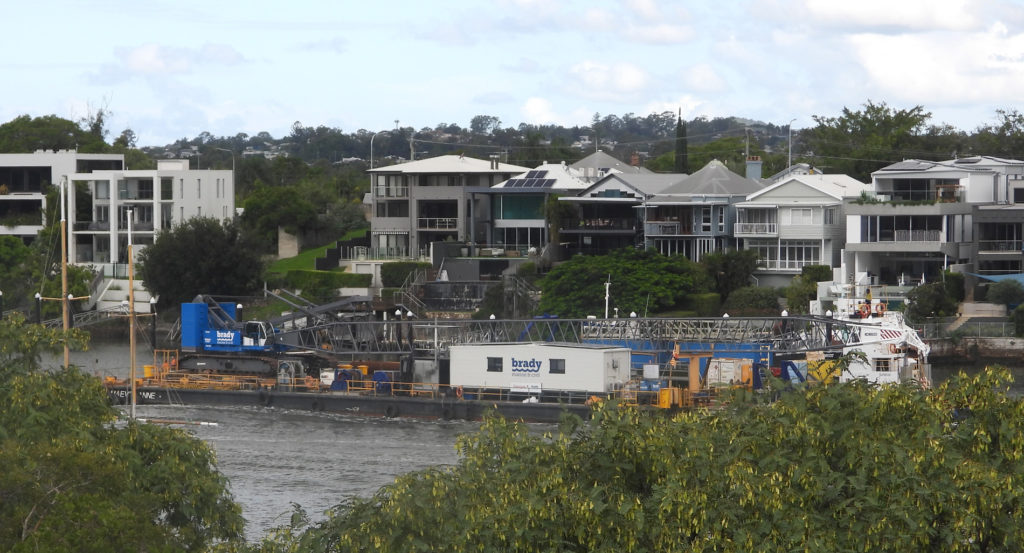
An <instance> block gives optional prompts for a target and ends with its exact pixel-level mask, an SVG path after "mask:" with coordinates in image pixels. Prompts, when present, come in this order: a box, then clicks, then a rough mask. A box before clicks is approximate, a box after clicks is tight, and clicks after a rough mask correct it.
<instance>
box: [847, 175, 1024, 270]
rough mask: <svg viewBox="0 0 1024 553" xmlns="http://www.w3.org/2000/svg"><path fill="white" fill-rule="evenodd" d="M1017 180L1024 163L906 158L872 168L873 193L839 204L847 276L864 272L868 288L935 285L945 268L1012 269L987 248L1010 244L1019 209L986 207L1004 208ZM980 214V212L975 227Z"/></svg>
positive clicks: (1015, 191) (1022, 184)
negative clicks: (844, 226) (978, 240)
mask: <svg viewBox="0 0 1024 553" xmlns="http://www.w3.org/2000/svg"><path fill="white" fill-rule="evenodd" d="M1021 179H1024V162H1020V161H1016V160H1006V159H999V158H992V157H970V158H963V159H957V160H951V161H942V162H933V161H921V160H907V161H901V162H899V163H894V164H892V165H889V166H887V167H883V168H882V169H880V170H878V171H875V172H874V173H872V188H873V191H874V192H873V194H867V195H865V196H864V197H862V198H858V199H856V200H853V201H848V202H847V204H846V209H847V217H846V219H847V231H846V234H847V236H846V242H847V245H846V254H845V255H844V259H843V263H844V271H845V273H846V276H852V275H859V274H867V275H870V277H871V282H872V283H878V284H897V283H899V282H906V281H908V280H918V281H919V280H920V279H921V278H924V279H925V280H926V281H934V280H933V279H937V278H939V276H940V274H941V272H942V271H943V270H944V269H950V268H954V269H958V270H962V271H972V270H974V268H975V264H976V263H977V264H978V266H979V268H980V265H981V263H980V262H981V260H982V259H984V260H985V265H986V266H987V265H988V264H989V263H994V265H992V266H993V267H1004V268H1008V267H1011V266H1013V265H1012V263H1009V264H1006V262H1007V261H1011V260H1010V259H1009V258H1004V257H1003V256H1002V255H1001V254H998V253H993V254H991V255H989V253H988V252H989V251H990V250H987V249H986V248H989V247H990V246H992V247H995V248H996V249H997V251H998V248H999V247H1000V246H1001V245H1002V244H1014V242H1013V240H1014V239H1013V236H1015V234H1014V232H1019V231H1020V226H1019V220H1016V217H1017V215H1018V214H1019V213H1020V212H1019V211H1017V212H1013V211H1005V210H1003V211H1000V210H992V209H991V208H989V207H986V206H999V205H1007V204H1009V203H1010V202H1011V201H1012V200H1013V198H1014V196H1015V195H1018V194H1024V192H1018V190H1020V189H1021V188H1024V181H1022V180H1021ZM979 213H984V215H982V216H981V217H980V218H979V221H978V223H979V224H978V226H977V228H976V225H975V221H974V218H975V216H976V214H979ZM1015 225H1016V226H1015ZM975 232H979V233H984V234H983V235H984V236H985V237H986V240H985V241H986V244H985V245H984V246H979V245H978V244H976V243H975V236H976V234H975ZM1004 238H1006V239H1004ZM981 251H986V253H985V254H984V255H981ZM1007 255H1009V256H1010V257H1013V256H1016V255H1017V254H1016V252H1012V253H1010V254H1007ZM979 256H980V257H979Z"/></svg>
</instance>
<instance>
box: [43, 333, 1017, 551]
mask: <svg viewBox="0 0 1024 553" xmlns="http://www.w3.org/2000/svg"><path fill="white" fill-rule="evenodd" d="M136 353H137V355H136V368H137V371H138V374H139V375H141V374H142V367H143V365H146V364H152V363H153V352H152V350H150V349H149V348H148V347H145V346H141V347H139V348H138V351H137V352H136ZM62 359H63V358H62V356H59V355H58V356H53V357H51V356H47V357H46V358H44V359H43V364H44V366H56V365H59V364H60V363H61V362H62ZM71 362H72V364H75V365H78V366H79V367H81V368H82V369H83V370H85V371H87V372H89V373H94V374H97V375H99V376H105V375H113V376H119V377H126V376H127V375H128V374H129V367H130V360H129V355H128V347H127V346H126V345H124V344H122V343H118V344H103V343H100V344H93V346H92V347H91V349H90V351H87V352H72V354H71ZM982 367H984V364H979V365H975V366H968V367H966V368H967V370H968V371H974V370H978V369H980V368H982ZM954 372H956V370H955V369H954V368H952V367H949V366H938V367H934V368H933V377H934V379H935V380H936V381H937V382H941V381H943V380H945V379H946V378H948V377H949V375H950V374H952V373H954ZM1013 374H1014V378H1015V382H1014V391H1015V392H1016V393H1021V392H1024V367H1014V368H1013ZM138 416H140V417H143V418H145V417H150V418H168V419H176V420H188V421H194V422H214V423H217V425H216V426H186V427H185V428H187V429H189V431H191V432H192V433H193V434H194V435H195V436H197V437H198V438H200V439H202V440H204V441H205V442H206V443H208V444H209V445H210V446H211V447H212V448H213V450H214V451H215V452H216V454H217V461H218V466H219V468H220V470H221V472H222V473H223V474H225V475H226V476H227V477H228V478H229V479H230V482H231V491H232V493H233V494H234V496H235V499H236V500H237V501H238V502H239V503H240V504H241V505H242V511H243V515H244V516H245V518H246V520H247V521H248V525H247V531H246V535H247V536H248V538H249V539H258V538H259V537H261V536H262V535H263V534H265V533H266V531H267V530H268V529H270V528H273V527H275V526H279V525H282V524H286V523H287V522H288V520H289V515H290V513H291V505H292V504H293V503H297V504H299V505H301V506H302V507H303V508H304V509H306V511H307V513H309V515H310V516H311V517H312V518H313V519H314V520H320V519H322V518H323V516H322V515H323V512H324V511H325V510H326V509H328V508H329V507H332V506H334V505H336V504H338V503H340V502H341V501H343V500H344V499H346V498H349V497H352V496H360V497H369V496H371V495H373V493H374V492H376V491H377V490H378V489H379V488H380V487H381V486H383V485H386V484H389V483H391V482H392V481H393V480H394V479H395V477H396V476H399V475H401V474H404V473H407V472H410V471H414V470H419V469H423V468H427V467H432V466H441V465H450V464H454V463H456V462H457V461H458V454H457V452H456V450H455V441H456V439H457V437H458V436H459V435H460V434H465V433H470V432H473V431H475V430H476V429H477V428H478V423H472V422H465V421H447V422H442V421H418V420H409V419H375V418H365V417H353V416H350V415H333V414H325V413H316V414H314V413H308V412H304V411H288V410H279V409H274V408H262V407H196V406H192V407H186V406H140V407H138Z"/></svg>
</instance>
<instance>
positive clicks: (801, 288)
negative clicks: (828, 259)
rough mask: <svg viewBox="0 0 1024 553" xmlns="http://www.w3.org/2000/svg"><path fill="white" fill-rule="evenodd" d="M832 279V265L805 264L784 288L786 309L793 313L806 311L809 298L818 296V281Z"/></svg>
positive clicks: (809, 304) (809, 301)
mask: <svg viewBox="0 0 1024 553" xmlns="http://www.w3.org/2000/svg"><path fill="white" fill-rule="evenodd" d="M828 280H832V267H830V266H828V265H807V266H805V267H804V268H803V269H801V270H800V274H799V275H798V276H796V277H794V278H793V282H790V283H789V286H787V287H786V288H785V293H786V309H787V310H788V311H789V312H790V313H793V314H797V313H807V312H808V311H810V309H811V307H810V306H811V300H814V299H816V298H817V297H818V283H819V282H824V281H828Z"/></svg>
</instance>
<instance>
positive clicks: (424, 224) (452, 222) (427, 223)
mask: <svg viewBox="0 0 1024 553" xmlns="http://www.w3.org/2000/svg"><path fill="white" fill-rule="evenodd" d="M416 226H417V228H419V229H422V230H455V229H457V228H459V218H458V217H420V218H419V219H417V220H416Z"/></svg>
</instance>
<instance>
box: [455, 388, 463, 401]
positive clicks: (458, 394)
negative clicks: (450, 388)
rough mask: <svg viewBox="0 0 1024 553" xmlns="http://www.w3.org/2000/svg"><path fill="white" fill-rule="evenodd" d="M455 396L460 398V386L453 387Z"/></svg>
mask: <svg viewBox="0 0 1024 553" xmlns="http://www.w3.org/2000/svg"><path fill="white" fill-rule="evenodd" d="M455 397H457V398H459V399H462V386H456V387H455Z"/></svg>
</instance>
